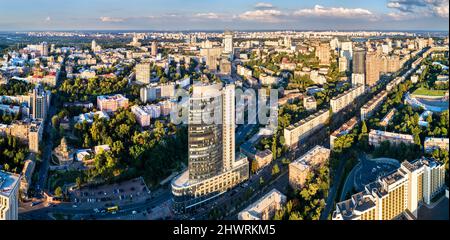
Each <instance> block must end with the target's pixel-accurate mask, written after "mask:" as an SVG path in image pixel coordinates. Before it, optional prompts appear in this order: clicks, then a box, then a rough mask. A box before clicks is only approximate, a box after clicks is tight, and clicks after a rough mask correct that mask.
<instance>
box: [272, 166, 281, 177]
mask: <svg viewBox="0 0 450 240" xmlns="http://www.w3.org/2000/svg"><path fill="white" fill-rule="evenodd" d="M278 173H280V167H278V164H277V163H275V165H273V168H272V176H275V175H277V174H278Z"/></svg>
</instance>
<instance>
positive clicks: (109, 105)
mask: <svg viewBox="0 0 450 240" xmlns="http://www.w3.org/2000/svg"><path fill="white" fill-rule="evenodd" d="M127 107H128V98H126V97H124V96H123V95H122V94H115V95H110V96H98V97H97V108H98V109H99V110H100V111H105V112H115V111H117V110H118V109H119V108H127Z"/></svg>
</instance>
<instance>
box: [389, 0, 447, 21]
mask: <svg viewBox="0 0 450 240" xmlns="http://www.w3.org/2000/svg"><path fill="white" fill-rule="evenodd" d="M448 6H449V0H389V1H388V3H387V7H388V8H392V9H395V10H397V11H398V12H404V13H410V14H414V15H416V16H417V15H422V16H429V15H430V14H432V15H434V16H437V17H441V18H448V14H449V11H448Z"/></svg>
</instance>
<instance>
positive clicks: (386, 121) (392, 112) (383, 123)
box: [380, 108, 397, 127]
mask: <svg viewBox="0 0 450 240" xmlns="http://www.w3.org/2000/svg"><path fill="white" fill-rule="evenodd" d="M396 112H397V109H395V108H393V109H391V110H390V111H389V112H388V113H387V114H386V116H384V118H383V119H382V120H381V122H380V126H382V127H387V126H388V125H389V122H390V121H391V120H392V117H394V115H395V113H396Z"/></svg>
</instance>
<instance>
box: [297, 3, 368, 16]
mask: <svg viewBox="0 0 450 240" xmlns="http://www.w3.org/2000/svg"><path fill="white" fill-rule="evenodd" d="M294 16H300V17H325V18H348V19H353V18H361V17H367V18H370V19H372V18H374V17H375V14H373V13H372V12H371V11H369V10H367V9H363V8H343V7H329V8H328V7H323V6H320V5H316V6H314V8H305V9H300V10H297V11H295V12H294Z"/></svg>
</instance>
